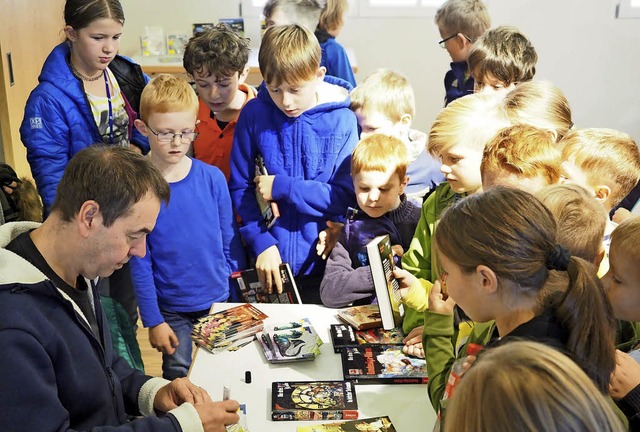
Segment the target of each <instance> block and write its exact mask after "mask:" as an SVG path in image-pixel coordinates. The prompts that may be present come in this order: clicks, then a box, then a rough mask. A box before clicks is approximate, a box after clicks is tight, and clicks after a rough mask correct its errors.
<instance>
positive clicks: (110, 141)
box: [104, 69, 113, 144]
mask: <svg viewBox="0 0 640 432" xmlns="http://www.w3.org/2000/svg"><path fill="white" fill-rule="evenodd" d="M104 86H105V88H106V89H107V102H108V103H109V143H110V144H113V105H112V104H111V92H110V91H109V78H108V76H107V70H106V69H105V70H104Z"/></svg>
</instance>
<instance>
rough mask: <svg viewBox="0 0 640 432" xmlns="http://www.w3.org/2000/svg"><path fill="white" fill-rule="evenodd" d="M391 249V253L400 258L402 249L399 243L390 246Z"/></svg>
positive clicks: (402, 252) (402, 253)
mask: <svg viewBox="0 0 640 432" xmlns="http://www.w3.org/2000/svg"><path fill="white" fill-rule="evenodd" d="M391 250H392V251H393V255H395V256H397V257H399V258H402V255H404V249H403V248H402V246H401V245H393V246H391Z"/></svg>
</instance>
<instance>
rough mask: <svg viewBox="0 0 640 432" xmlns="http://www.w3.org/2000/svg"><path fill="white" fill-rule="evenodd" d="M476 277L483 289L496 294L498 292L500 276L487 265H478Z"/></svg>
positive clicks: (487, 292)
mask: <svg viewBox="0 0 640 432" xmlns="http://www.w3.org/2000/svg"><path fill="white" fill-rule="evenodd" d="M476 277H477V278H478V281H479V282H480V286H481V287H482V290H483V291H484V292H485V293H486V294H495V293H496V292H498V276H496V274H495V273H494V272H493V270H491V269H490V268H489V267H487V266H485V265H479V266H477V267H476Z"/></svg>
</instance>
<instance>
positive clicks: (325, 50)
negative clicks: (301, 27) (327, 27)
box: [316, 30, 356, 87]
mask: <svg viewBox="0 0 640 432" xmlns="http://www.w3.org/2000/svg"><path fill="white" fill-rule="evenodd" d="M316 37H317V38H318V42H320V49H321V50H322V59H321V60H320V66H324V67H325V68H327V75H331V76H334V77H337V78H342V79H343V80H345V81H349V84H351V85H352V86H354V87H355V86H356V77H355V76H354V74H353V68H352V67H351V62H349V56H347V51H346V50H345V49H344V47H343V46H342V45H340V44H339V43H338V41H336V38H335V37H334V36H331V35H330V34H329V33H327V32H324V31H322V30H316Z"/></svg>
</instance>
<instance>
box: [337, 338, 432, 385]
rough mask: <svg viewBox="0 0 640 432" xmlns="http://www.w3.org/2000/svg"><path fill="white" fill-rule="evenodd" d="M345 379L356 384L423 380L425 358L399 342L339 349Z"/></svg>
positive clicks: (425, 373) (414, 382)
mask: <svg viewBox="0 0 640 432" xmlns="http://www.w3.org/2000/svg"><path fill="white" fill-rule="evenodd" d="M342 372H343V374H344V379H346V380H353V381H354V382H356V383H358V384H426V383H427V382H428V380H429V379H428V378H427V362H426V361H425V360H424V359H420V358H416V357H411V356H408V355H406V354H405V353H403V352H402V347H400V346H390V345H371V346H362V347H345V348H344V349H343V350H342Z"/></svg>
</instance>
